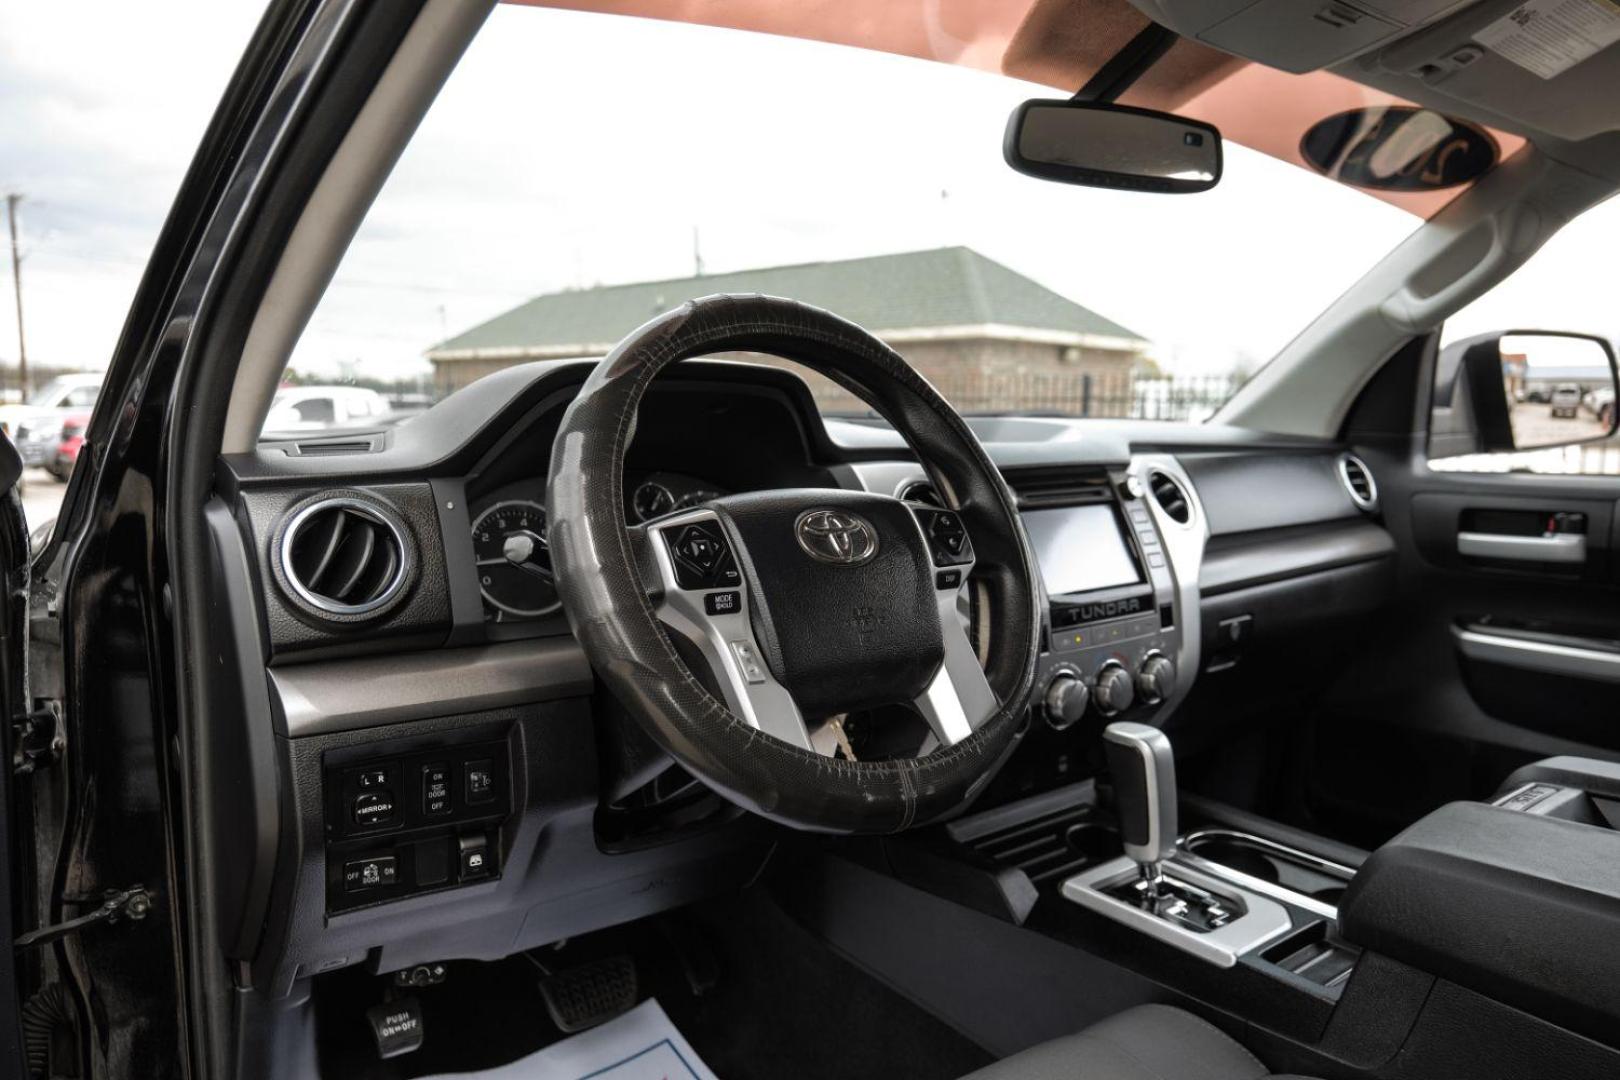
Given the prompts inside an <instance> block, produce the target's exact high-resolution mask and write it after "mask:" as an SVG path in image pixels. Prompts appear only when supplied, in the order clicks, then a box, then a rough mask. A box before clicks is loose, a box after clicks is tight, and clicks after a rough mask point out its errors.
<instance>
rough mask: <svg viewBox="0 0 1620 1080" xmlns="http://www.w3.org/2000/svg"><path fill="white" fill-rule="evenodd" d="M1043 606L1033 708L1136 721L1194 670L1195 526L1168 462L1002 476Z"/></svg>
mask: <svg viewBox="0 0 1620 1080" xmlns="http://www.w3.org/2000/svg"><path fill="white" fill-rule="evenodd" d="M1008 482H1009V483H1010V484H1011V485H1012V486H1013V488H1014V490H1015V491H1017V492H1018V494H1019V496H1020V505H1021V507H1022V514H1023V522H1024V529H1025V531H1026V533H1027V534H1028V535H1029V539H1030V544H1031V546H1032V547H1033V548H1034V551H1035V556H1036V560H1037V562H1038V563H1039V565H1040V571H1041V577H1042V581H1043V584H1044V586H1045V590H1046V594H1047V598H1048V620H1049V622H1048V634H1049V636H1048V647H1047V649H1046V650H1045V651H1044V653H1043V655H1042V657H1041V663H1040V670H1039V672H1038V676H1039V678H1038V681H1037V684H1036V685H1037V687H1038V688H1039V689H1040V696H1039V698H1038V699H1037V711H1038V712H1039V713H1040V714H1041V715H1042V716H1043V717H1044V719H1045V720H1046V722H1047V723H1048V724H1049V725H1051V726H1052V727H1053V728H1056V729H1058V730H1063V729H1066V728H1069V727H1071V726H1073V725H1075V724H1076V723H1078V722H1080V721H1081V720H1082V719H1086V718H1088V717H1089V718H1092V719H1094V720H1097V721H1099V722H1105V721H1107V720H1111V719H1114V718H1121V717H1127V718H1132V719H1146V718H1148V717H1150V716H1152V715H1153V714H1154V713H1156V712H1158V711H1159V710H1161V709H1162V708H1164V707H1165V706H1166V705H1168V704H1169V703H1171V702H1172V701H1173V700H1174V699H1176V698H1177V697H1178V696H1180V695H1182V694H1184V693H1185V691H1186V689H1187V685H1188V684H1189V683H1190V682H1191V676H1192V674H1193V673H1194V672H1196V670H1197V656H1196V643H1197V641H1198V631H1197V625H1196V624H1197V620H1198V598H1197V591H1196V590H1197V586H1196V583H1197V578H1198V575H1197V565H1196V564H1197V558H1198V554H1199V553H1200V552H1201V550H1202V533H1203V521H1202V516H1201V513H1200V510H1199V507H1198V504H1197V500H1196V497H1195V496H1194V495H1193V494H1192V487H1191V484H1190V483H1189V482H1187V480H1186V478H1185V477H1184V476H1182V475H1180V466H1179V464H1177V463H1176V462H1175V461H1174V459H1171V458H1164V459H1162V460H1159V459H1156V458H1155V459H1148V458H1138V459H1136V460H1133V462H1132V463H1131V465H1130V466H1129V467H1127V468H1124V469H1111V470H1097V471H1096V472H1095V473H1093V474H1091V475H1089V476H1076V475H1073V474H1068V475H1066V476H1065V477H1064V478H1063V482H1061V483H1053V482H1051V481H1050V480H1049V479H1048V478H1047V477H1044V476H1042V475H1040V474H1023V473H1019V472H1016V471H1009V473H1008Z"/></svg>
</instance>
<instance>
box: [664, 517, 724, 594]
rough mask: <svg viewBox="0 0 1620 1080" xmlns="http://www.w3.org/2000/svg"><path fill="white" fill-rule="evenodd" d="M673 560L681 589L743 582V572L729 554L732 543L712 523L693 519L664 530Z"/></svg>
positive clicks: (677, 581) (704, 587)
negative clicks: (691, 522) (727, 541)
mask: <svg viewBox="0 0 1620 1080" xmlns="http://www.w3.org/2000/svg"><path fill="white" fill-rule="evenodd" d="M664 541H665V543H667V544H668V545H669V553H670V556H671V559H672V560H673V562H674V563H675V581H676V583H677V584H678V585H680V587H681V588H683V589H721V588H727V587H729V586H732V585H738V584H740V583H741V582H742V574H741V573H740V572H738V570H737V563H736V561H735V560H734V559H733V558H732V557H731V545H730V544H728V543H726V538H725V535H724V534H723V533H721V531H720V526H719V525H717V524H714V523H712V522H695V523H693V524H691V525H684V526H682V527H680V528H678V529H670V530H665V532H664Z"/></svg>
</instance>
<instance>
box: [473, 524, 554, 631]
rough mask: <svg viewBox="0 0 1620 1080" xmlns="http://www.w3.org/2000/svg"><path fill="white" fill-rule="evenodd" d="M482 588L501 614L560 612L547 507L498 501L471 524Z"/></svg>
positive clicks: (498, 616)
mask: <svg viewBox="0 0 1620 1080" xmlns="http://www.w3.org/2000/svg"><path fill="white" fill-rule="evenodd" d="M472 541H473V557H474V558H476V559H477V560H478V587H479V588H480V589H481V590H482V591H483V594H484V600H485V602H486V603H488V604H489V606H490V607H492V608H494V609H495V611H496V613H497V614H496V618H497V619H500V618H503V617H508V616H510V617H516V618H534V617H535V616H537V615H545V614H547V613H548V612H552V611H556V610H557V608H558V607H559V606H561V601H559V600H558V598H557V583H556V580H555V579H554V578H553V577H552V574H551V549H550V548H549V547H547V546H546V508H545V507H543V506H541V505H540V504H539V503H535V502H529V501H528V500H526V499H513V500H510V501H508V502H499V503H496V504H495V505H494V506H491V507H490V508H489V509H488V510H485V511H484V512H483V513H482V514H479V515H478V520H476V521H474V522H473V527H472Z"/></svg>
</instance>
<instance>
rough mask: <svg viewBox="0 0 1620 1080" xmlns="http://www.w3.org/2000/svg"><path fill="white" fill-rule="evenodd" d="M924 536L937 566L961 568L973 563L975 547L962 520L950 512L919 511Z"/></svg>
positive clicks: (918, 517) (918, 518)
mask: <svg viewBox="0 0 1620 1080" xmlns="http://www.w3.org/2000/svg"><path fill="white" fill-rule="evenodd" d="M917 520H919V521H920V522H922V527H923V535H925V536H926V537H928V549H929V551H931V552H932V553H933V556H934V564H935V565H936V566H961V565H962V564H963V563H969V562H972V561H973V545H972V544H971V543H969V541H968V534H967V528H966V526H964V525H963V524H962V519H961V518H960V517H958V516H957V515H956V513H955V512H953V511H950V510H918V511H917Z"/></svg>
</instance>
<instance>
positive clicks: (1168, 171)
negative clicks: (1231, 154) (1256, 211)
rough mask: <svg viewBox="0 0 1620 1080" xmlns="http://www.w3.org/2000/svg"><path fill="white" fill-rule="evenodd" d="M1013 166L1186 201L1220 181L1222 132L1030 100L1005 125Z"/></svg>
mask: <svg viewBox="0 0 1620 1080" xmlns="http://www.w3.org/2000/svg"><path fill="white" fill-rule="evenodd" d="M1002 153H1003V154H1004V155H1005V157H1006V159H1007V164H1008V165H1011V166H1012V167H1013V168H1014V169H1016V170H1018V171H1019V172H1021V173H1023V174H1025V175H1026V176H1034V177H1038V178H1039V179H1042V180H1056V181H1058V182H1060V183H1064V184H1084V185H1086V186H1089V187H1105V188H1115V189H1118V190H1122V191H1152V192H1159V193H1163V194H1183V193H1187V192H1193V191H1208V190H1209V189H1210V188H1212V187H1214V186H1215V185H1216V183H1218V182H1219V181H1220V178H1221V133H1220V132H1219V131H1217V130H1216V129H1215V127H1214V126H1212V125H1210V124H1205V123H1202V122H1200V121H1197V120H1186V119H1183V118H1182V117H1179V116H1173V115H1171V114H1170V113H1162V112H1154V111H1152V110H1151V109H1133V108H1128V107H1126V106H1124V105H1114V104H1111V103H1104V102H1094V101H1068V100H1062V99H1058V100H1043V99H1036V100H1033V101H1026V102H1024V103H1023V104H1022V105H1020V106H1018V108H1016V109H1014V110H1013V114H1012V116H1011V117H1010V118H1009V119H1008V121H1007V137H1006V141H1005V142H1004V143H1003V145H1002Z"/></svg>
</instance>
